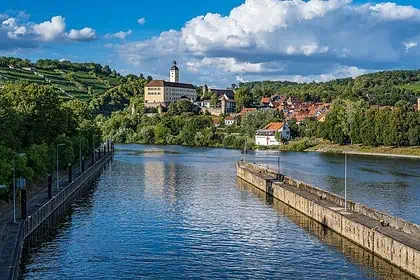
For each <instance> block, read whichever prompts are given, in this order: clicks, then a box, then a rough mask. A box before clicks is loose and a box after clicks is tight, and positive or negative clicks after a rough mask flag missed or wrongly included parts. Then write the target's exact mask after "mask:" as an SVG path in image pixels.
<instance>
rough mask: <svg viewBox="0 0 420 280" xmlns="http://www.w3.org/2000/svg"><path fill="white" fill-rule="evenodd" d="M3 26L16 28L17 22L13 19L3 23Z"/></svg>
mask: <svg viewBox="0 0 420 280" xmlns="http://www.w3.org/2000/svg"><path fill="white" fill-rule="evenodd" d="M1 24H2V25H4V26H8V27H15V26H16V25H17V21H16V19H15V18H13V17H11V18H8V19H6V20H5V21H3V22H2V23H1Z"/></svg>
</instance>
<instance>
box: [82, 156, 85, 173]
mask: <svg viewBox="0 0 420 280" xmlns="http://www.w3.org/2000/svg"><path fill="white" fill-rule="evenodd" d="M85 168H86V167H85V159H82V170H81V171H82V173H85Z"/></svg>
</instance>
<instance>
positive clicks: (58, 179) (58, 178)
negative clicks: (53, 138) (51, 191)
mask: <svg viewBox="0 0 420 280" xmlns="http://www.w3.org/2000/svg"><path fill="white" fill-rule="evenodd" d="M65 145H66V144H57V178H56V185H57V190H58V189H59V188H60V177H59V175H58V169H59V167H58V163H59V161H58V149H59V148H60V147H62V146H65Z"/></svg>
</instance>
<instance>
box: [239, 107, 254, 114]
mask: <svg viewBox="0 0 420 280" xmlns="http://www.w3.org/2000/svg"><path fill="white" fill-rule="evenodd" d="M254 111H257V108H243V109H242V111H241V112H240V114H241V115H243V114H246V113H249V112H254Z"/></svg>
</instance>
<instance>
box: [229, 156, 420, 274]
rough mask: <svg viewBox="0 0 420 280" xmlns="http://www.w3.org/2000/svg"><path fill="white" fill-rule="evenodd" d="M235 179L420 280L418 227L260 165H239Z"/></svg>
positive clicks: (419, 229)
mask: <svg viewBox="0 0 420 280" xmlns="http://www.w3.org/2000/svg"><path fill="white" fill-rule="evenodd" d="M237 176H238V177H239V178H241V179H243V180H244V181H246V182H248V183H250V184H252V185H253V186H255V187H257V188H258V189H260V190H262V191H264V192H266V193H267V194H269V195H271V196H273V197H274V198H276V199H278V200H280V201H282V202H283V203H285V204H287V205H289V206H291V207H292V208H294V209H296V210H298V211H299V212H301V213H303V214H305V215H306V216H308V217H310V218H312V219H314V220H316V221H317V222H319V223H321V224H322V225H324V226H326V227H328V228H329V229H331V230H333V231H335V232H337V233H338V234H340V235H342V236H343V237H345V238H347V239H349V240H350V241H352V242H354V243H355V244H357V245H359V246H361V247H363V248H365V249H366V250H368V251H370V252H372V253H374V254H375V255H377V256H379V257H381V258H382V259H384V260H385V261H387V262H389V263H391V264H393V265H395V266H397V267H399V268H400V269H402V270H404V271H405V272H407V273H409V274H410V275H412V276H414V277H417V278H418V279H420V227H419V226H418V225H416V224H413V223H410V222H408V221H404V220H402V219H399V218H396V217H393V216H391V215H388V214H386V213H382V212H379V211H377V210H375V209H371V208H368V207H366V206H364V205H361V204H359V203H354V202H352V201H348V203H347V211H344V198H342V197H340V196H338V195H335V194H333V193H330V192H327V191H325V190H322V189H320V188H316V187H313V186H310V185H308V184H305V183H303V182H299V181H296V180H294V179H292V178H288V177H283V176H280V177H281V178H282V181H279V180H278V178H279V176H278V174H277V173H276V172H275V171H273V170H270V169H267V168H264V167H262V166H259V165H256V164H252V163H248V162H243V161H241V162H239V163H238V164H237Z"/></svg>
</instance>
